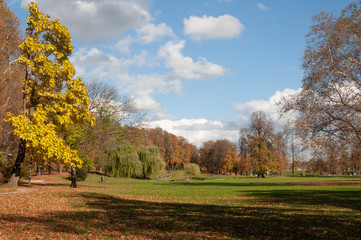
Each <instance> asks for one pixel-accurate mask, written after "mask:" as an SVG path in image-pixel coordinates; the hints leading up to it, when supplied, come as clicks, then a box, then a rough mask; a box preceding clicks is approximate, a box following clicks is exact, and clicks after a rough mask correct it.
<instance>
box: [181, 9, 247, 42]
mask: <svg viewBox="0 0 361 240" xmlns="http://www.w3.org/2000/svg"><path fill="white" fill-rule="evenodd" d="M183 23H184V29H183V32H184V34H187V35H190V36H191V37H192V38H193V39H195V40H201V39H227V38H235V37H237V36H239V35H240V34H241V33H242V32H243V31H244V30H245V27H244V26H243V24H242V23H241V22H240V21H239V20H238V19H237V18H235V17H233V16H231V15H228V14H225V15H223V16H219V17H213V16H209V17H208V16H206V15H204V16H203V17H196V16H191V17H189V19H184V20H183Z"/></svg>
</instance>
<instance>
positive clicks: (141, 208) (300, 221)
mask: <svg viewBox="0 0 361 240" xmlns="http://www.w3.org/2000/svg"><path fill="white" fill-rule="evenodd" d="M260 196H261V197H262V196H263V195H260ZM74 198H79V199H82V200H83V201H84V202H85V206H84V205H81V206H80V205H79V206H75V208H77V207H78V208H79V209H77V210H74V211H72V212H66V211H64V212H57V213H49V215H47V216H39V217H26V218H22V217H19V216H3V217H2V219H3V220H5V221H16V222H20V223H23V224H33V223H37V224H40V225H41V226H43V227H44V228H45V229H47V231H49V232H51V233H54V232H56V233H71V234H73V235H75V236H76V237H77V238H83V239H85V238H89V236H92V237H91V238H92V239H93V238H101V239H106V238H115V239H118V238H120V236H133V237H135V238H145V239H223V238H233V239H359V236H360V235H361V230H360V228H359V224H360V221H359V220H360V219H354V218H340V217H339V216H332V214H329V215H324V214H321V213H317V212H307V211H305V212H304V211H302V210H300V209H299V208H296V207H295V208H290V207H288V208H275V207H274V206H267V205H265V206H264V207H253V206H250V207H231V206H218V205H198V204H185V203H157V202H149V201H140V200H128V199H122V198H118V197H114V196H109V195H102V194H98V193H78V194H75V193H74ZM83 201H81V202H83ZM83 207H85V209H86V210H84V208H83ZM130 238H132V237H130Z"/></svg>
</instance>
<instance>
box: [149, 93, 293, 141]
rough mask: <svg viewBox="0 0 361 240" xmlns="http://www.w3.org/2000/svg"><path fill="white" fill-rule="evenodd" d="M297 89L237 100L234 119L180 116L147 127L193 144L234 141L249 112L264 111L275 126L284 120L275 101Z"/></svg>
mask: <svg viewBox="0 0 361 240" xmlns="http://www.w3.org/2000/svg"><path fill="white" fill-rule="evenodd" d="M298 91H300V90H293V89H285V90H283V91H282V92H281V91H277V92H276V93H275V94H274V95H273V96H271V97H270V98H269V99H268V100H252V101H249V102H245V103H236V104H234V108H235V109H236V110H237V111H238V112H239V114H238V116H237V117H236V118H235V119H234V120H233V121H228V122H221V121H211V120H207V119H181V120H171V119H162V120H157V121H149V122H148V126H149V127H153V128H155V127H161V128H162V129H164V130H166V131H168V132H171V133H173V134H175V135H177V136H183V137H185V138H187V139H188V140H189V141H190V142H191V143H192V144H195V145H197V146H201V144H202V143H203V142H205V141H208V140H219V139H228V140H230V141H231V142H237V141H238V138H239V130H240V129H241V128H246V127H249V123H250V118H251V114H252V113H253V112H255V111H263V112H265V113H266V114H267V115H268V116H270V117H271V119H272V120H273V121H274V122H275V124H276V128H277V127H279V126H281V124H283V123H284V119H280V114H279V112H278V110H279V107H278V106H276V103H277V102H279V101H280V100H281V99H282V98H283V97H286V96H289V95H291V94H294V93H296V92H298Z"/></svg>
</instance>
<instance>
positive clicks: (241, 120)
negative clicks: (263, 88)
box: [233, 88, 300, 127]
mask: <svg viewBox="0 0 361 240" xmlns="http://www.w3.org/2000/svg"><path fill="white" fill-rule="evenodd" d="M298 91H300V90H293V89H288V88H287V89H285V90H283V91H282V92H281V91H277V92H275V94H274V95H273V96H271V97H270V98H269V99H268V100H252V101H249V102H246V103H234V104H233V107H234V108H235V109H236V110H237V111H238V112H239V114H238V116H237V117H236V120H235V121H236V122H237V123H238V124H239V125H242V127H247V124H249V122H250V119H251V118H250V117H251V114H252V113H253V112H256V111H262V112H265V113H266V114H267V115H268V116H270V117H271V119H272V120H273V121H274V122H275V123H276V125H277V124H278V125H281V124H283V123H284V120H285V119H280V113H279V110H280V109H279V106H277V103H278V102H279V101H280V100H281V99H282V98H283V97H286V96H289V95H292V94H295V93H296V92H298Z"/></svg>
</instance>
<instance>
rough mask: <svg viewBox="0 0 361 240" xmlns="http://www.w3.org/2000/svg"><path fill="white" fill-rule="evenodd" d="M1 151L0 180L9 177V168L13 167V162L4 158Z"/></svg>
mask: <svg viewBox="0 0 361 240" xmlns="http://www.w3.org/2000/svg"><path fill="white" fill-rule="evenodd" d="M5 157H6V156H4V153H3V152H0V182H1V181H3V180H5V179H9V178H10V175H11V170H12V168H13V162H12V161H9V160H7V159H6V158H5Z"/></svg>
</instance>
